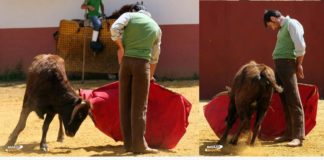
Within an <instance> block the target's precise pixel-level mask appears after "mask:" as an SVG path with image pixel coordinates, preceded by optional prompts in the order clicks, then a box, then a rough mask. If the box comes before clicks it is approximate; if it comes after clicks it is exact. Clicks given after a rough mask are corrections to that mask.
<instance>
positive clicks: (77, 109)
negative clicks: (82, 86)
mask: <svg viewBox="0 0 324 160" xmlns="http://www.w3.org/2000/svg"><path fill="white" fill-rule="evenodd" d="M82 107H87V108H90V106H89V105H87V102H86V101H84V100H82V101H81V103H80V104H78V105H77V106H75V107H74V109H73V111H72V114H71V119H70V122H69V125H70V124H71V123H72V120H73V119H74V117H75V115H76V113H78V111H79V109H80V108H82Z"/></svg>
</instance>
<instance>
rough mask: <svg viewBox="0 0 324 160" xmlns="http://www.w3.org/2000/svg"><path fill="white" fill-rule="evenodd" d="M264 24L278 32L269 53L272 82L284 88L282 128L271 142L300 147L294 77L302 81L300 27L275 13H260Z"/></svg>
mask: <svg viewBox="0 0 324 160" xmlns="http://www.w3.org/2000/svg"><path fill="white" fill-rule="evenodd" d="M263 20H264V25H265V26H266V27H268V28H271V29H272V30H279V31H278V35H277V42H276V46H275V49H274V51H273V59H274V63H275V72H276V79H277V81H278V83H279V84H281V85H282V86H283V88H284V91H283V93H282V94H281V95H280V98H281V102H282V104H283V106H284V113H285V121H286V129H285V133H284V135H283V136H281V137H277V138H276V139H275V142H285V141H290V142H289V143H288V144H287V145H288V146H290V147H297V146H302V142H303V140H304V138H305V122H304V111H303V106H302V103H301V100H300V95H299V91H298V84H297V76H298V77H299V78H301V79H303V78H304V72H303V66H302V63H303V59H304V55H305V49H306V44H305V41H304V36H303V35H304V29H303V26H302V25H301V24H300V23H299V22H298V21H297V20H295V19H292V18H290V17H289V16H286V17H284V16H283V15H282V14H281V13H280V12H279V11H278V10H267V11H265V13H264V18H263Z"/></svg>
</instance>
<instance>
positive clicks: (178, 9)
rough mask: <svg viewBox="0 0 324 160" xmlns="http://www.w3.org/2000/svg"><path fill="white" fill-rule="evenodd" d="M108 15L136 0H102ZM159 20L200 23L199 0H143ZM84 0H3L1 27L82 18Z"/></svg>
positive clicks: (50, 24) (35, 25) (0, 1)
mask: <svg viewBox="0 0 324 160" xmlns="http://www.w3.org/2000/svg"><path fill="white" fill-rule="evenodd" d="M102 1H103V3H104V5H105V13H106V15H110V14H111V13H112V12H113V11H114V10H117V9H119V8H120V7H121V6H122V5H123V4H127V3H133V2H136V0H102ZM142 1H143V2H144V4H145V6H146V7H147V9H148V10H149V11H150V12H151V14H152V16H153V18H154V19H155V20H156V21H157V22H158V23H159V24H164V25H165V24H198V23H199V0H142ZM82 2H83V0H0V7H1V9H0V28H40V27H57V26H58V25H59V22H60V20H61V19H82V18H83V15H84V11H83V10H81V9H80V5H81V3H82Z"/></svg>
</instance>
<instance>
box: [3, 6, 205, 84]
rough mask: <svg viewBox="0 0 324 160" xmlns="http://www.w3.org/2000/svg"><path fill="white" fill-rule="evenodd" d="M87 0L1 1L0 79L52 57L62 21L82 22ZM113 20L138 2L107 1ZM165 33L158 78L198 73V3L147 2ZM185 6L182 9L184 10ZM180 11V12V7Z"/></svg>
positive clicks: (107, 12)
mask: <svg viewBox="0 0 324 160" xmlns="http://www.w3.org/2000/svg"><path fill="white" fill-rule="evenodd" d="M82 2H83V0H55V1H53V0H51V1H43V0H28V1H21V0H1V1H0V6H2V9H1V10H0V15H1V21H0V73H1V72H3V71H4V70H8V69H9V70H10V69H12V68H14V67H15V66H16V65H17V64H18V63H21V64H23V67H24V70H26V68H27V66H28V65H29V64H30V62H31V60H32V58H33V57H34V56H35V55H37V54H39V53H53V52H55V49H56V46H55V41H54V39H53V33H54V32H55V31H56V30H57V27H58V25H59V22H60V20H62V19H83V15H84V11H83V10H81V9H80V5H81V3H82ZM103 2H104V5H105V14H106V15H110V14H111V13H112V12H113V11H114V10H117V9H119V8H120V7H121V6H122V5H123V4H126V3H133V2H136V1H135V0H123V1H116V0H103ZM143 2H144V4H145V5H146V7H147V8H148V10H149V11H150V12H151V14H152V16H153V18H154V19H155V20H156V21H157V22H158V23H159V25H160V26H161V28H162V32H163V37H162V46H161V47H162V48H161V50H162V52H161V56H160V62H159V65H158V68H157V75H158V76H160V77H167V78H185V77H186V78H188V77H192V76H194V75H197V74H199V73H198V57H199V56H198V55H199V54H198V52H199V48H198V44H199V16H198V15H199V7H198V4H199V1H198V0H177V1H173V0H154V1H150V0H143ZM180 4H181V5H180ZM179 5H180V6H179Z"/></svg>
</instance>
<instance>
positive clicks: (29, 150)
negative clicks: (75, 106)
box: [0, 81, 203, 156]
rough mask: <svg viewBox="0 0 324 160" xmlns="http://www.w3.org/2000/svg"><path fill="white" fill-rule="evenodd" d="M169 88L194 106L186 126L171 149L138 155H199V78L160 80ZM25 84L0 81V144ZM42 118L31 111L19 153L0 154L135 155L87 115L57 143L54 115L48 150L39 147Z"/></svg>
mask: <svg viewBox="0 0 324 160" xmlns="http://www.w3.org/2000/svg"><path fill="white" fill-rule="evenodd" d="M107 83H110V82H109V81H87V82H86V83H85V84H80V82H76V81H74V82H72V84H73V87H74V88H75V89H77V88H83V89H89V88H97V87H99V86H102V85H104V84H107ZM160 84H161V85H164V86H166V87H167V88H169V89H170V90H172V91H174V92H177V93H180V94H183V95H184V96H185V97H186V98H187V99H188V100H189V101H190V102H191V103H192V105H193V107H192V110H191V113H190V116H189V123H190V124H189V126H188V128H187V132H186V134H185V135H184V136H183V137H182V139H181V140H180V142H179V143H178V145H177V146H176V147H175V148H174V149H170V150H160V151H159V153H158V154H146V155H139V156H198V155H199V141H198V136H199V130H197V128H199V126H200V124H201V122H202V120H203V117H199V116H198V115H199V114H198V112H199V111H200V110H199V108H198V107H199V100H198V81H165V82H160ZM25 87H26V85H25V83H24V82H21V83H1V84H0V122H1V123H0V137H1V139H0V146H1V147H3V146H4V145H5V143H6V142H7V139H8V137H9V135H10V133H11V132H12V130H13V129H14V127H15V126H16V124H17V122H18V119H19V114H20V111H21V105H22V101H23V96H24V92H25ZM42 124H43V120H42V119H39V118H38V117H37V115H36V113H35V112H32V113H31V114H30V115H29V117H28V119H27V125H26V128H25V129H24V130H23V131H22V133H21V134H20V135H19V137H18V140H17V143H16V144H21V145H23V146H24V148H23V149H22V150H21V151H18V152H5V151H4V149H2V148H1V149H0V156H134V155H133V154H130V153H124V150H123V146H122V145H123V143H122V142H115V141H114V140H113V139H111V138H110V137H108V136H106V135H104V134H103V133H102V132H101V131H100V130H98V129H97V128H96V127H95V126H94V124H93V122H92V120H91V119H90V118H89V117H88V118H86V120H85V121H84V122H83V124H82V125H81V127H80V129H79V131H78V132H77V134H76V136H75V137H73V138H70V137H67V136H65V139H64V142H63V143H61V142H56V138H57V134H58V126H59V121H58V118H57V116H56V117H55V118H54V120H53V121H52V123H51V125H50V127H49V131H48V134H47V144H48V146H49V152H47V153H44V152H42V151H40V150H39V142H40V139H41V133H42V129H41V127H42Z"/></svg>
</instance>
